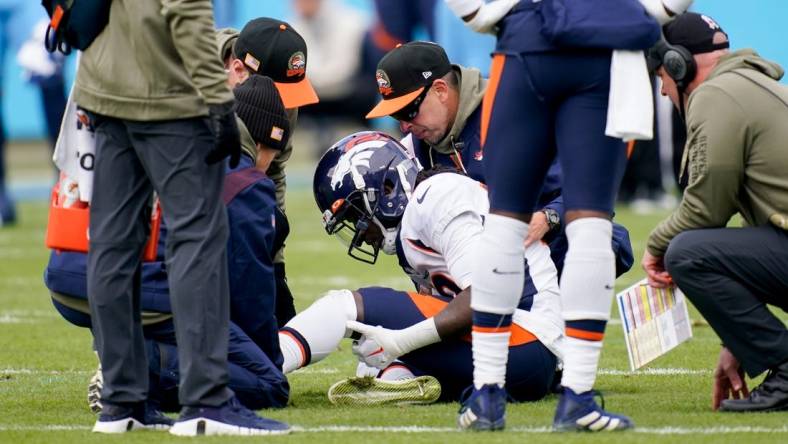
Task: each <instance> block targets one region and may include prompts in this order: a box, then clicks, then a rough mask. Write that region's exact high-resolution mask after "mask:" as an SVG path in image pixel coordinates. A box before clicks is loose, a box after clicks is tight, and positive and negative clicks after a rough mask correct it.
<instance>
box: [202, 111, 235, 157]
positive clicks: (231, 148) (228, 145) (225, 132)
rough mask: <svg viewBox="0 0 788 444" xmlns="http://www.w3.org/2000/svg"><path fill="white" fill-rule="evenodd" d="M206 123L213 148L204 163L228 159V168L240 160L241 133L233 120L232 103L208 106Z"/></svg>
mask: <svg viewBox="0 0 788 444" xmlns="http://www.w3.org/2000/svg"><path fill="white" fill-rule="evenodd" d="M208 122H209V125H210V128H211V132H212V133H213V137H214V140H215V142H214V147H213V149H212V150H211V151H210V152H209V153H208V155H207V156H205V163H209V164H211V163H216V162H219V161H221V160H222V159H224V158H225V157H228V156H229V157H230V168H235V167H237V166H238V162H240V160H241V133H240V132H239V131H238V122H236V120H235V112H234V111H233V101H232V100H230V101H229V102H225V103H221V104H218V105H209V106H208Z"/></svg>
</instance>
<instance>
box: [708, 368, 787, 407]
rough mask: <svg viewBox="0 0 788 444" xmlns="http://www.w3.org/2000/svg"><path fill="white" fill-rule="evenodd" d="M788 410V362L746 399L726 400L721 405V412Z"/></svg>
mask: <svg viewBox="0 0 788 444" xmlns="http://www.w3.org/2000/svg"><path fill="white" fill-rule="evenodd" d="M779 410H788V361H787V362H784V363H783V364H782V365H780V366H779V367H777V368H774V369H772V370H769V374H767V375H766V378H765V379H764V380H763V382H762V383H761V385H759V386H758V387H755V388H754V389H753V390H752V391H751V392H750V396H748V397H746V398H744V399H726V400H724V401H722V403H721V404H720V411H721V412H776V411H779Z"/></svg>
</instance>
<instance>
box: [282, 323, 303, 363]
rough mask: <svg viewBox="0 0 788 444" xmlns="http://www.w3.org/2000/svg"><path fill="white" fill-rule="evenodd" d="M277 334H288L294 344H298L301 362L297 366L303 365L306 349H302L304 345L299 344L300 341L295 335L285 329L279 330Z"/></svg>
mask: <svg viewBox="0 0 788 444" xmlns="http://www.w3.org/2000/svg"><path fill="white" fill-rule="evenodd" d="M279 334H282V335H287V336H290V337H291V338H292V339H293V341H295V343H296V344H298V349H299V350H301V362H300V363H299V364H298V366H299V367H303V366H304V361H305V360H306V350H304V345H303V344H301V341H299V340H298V338H296V337H295V335H294V334H292V333H290V332H289V331H287V330H280V331H279Z"/></svg>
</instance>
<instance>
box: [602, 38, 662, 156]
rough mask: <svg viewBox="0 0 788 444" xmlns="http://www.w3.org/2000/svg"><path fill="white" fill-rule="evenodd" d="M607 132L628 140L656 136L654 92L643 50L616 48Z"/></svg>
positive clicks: (648, 138) (611, 72)
mask: <svg viewBox="0 0 788 444" xmlns="http://www.w3.org/2000/svg"><path fill="white" fill-rule="evenodd" d="M605 135H607V136H610V137H615V138H618V139H623V140H624V141H626V142H628V141H630V140H651V139H652V138H653V137H654V94H653V91H652V89H651V80H650V79H649V75H648V69H647V68H646V56H645V54H644V52H643V51H627V50H621V49H617V50H615V51H613V58H612V60H611V62H610V96H609V100H608V105H607V126H606V127H605Z"/></svg>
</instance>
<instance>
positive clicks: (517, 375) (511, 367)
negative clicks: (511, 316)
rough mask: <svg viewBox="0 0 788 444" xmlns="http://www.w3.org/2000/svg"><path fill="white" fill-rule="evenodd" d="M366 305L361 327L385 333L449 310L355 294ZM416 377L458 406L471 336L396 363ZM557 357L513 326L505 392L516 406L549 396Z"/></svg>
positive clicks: (382, 293) (435, 302)
mask: <svg viewBox="0 0 788 444" xmlns="http://www.w3.org/2000/svg"><path fill="white" fill-rule="evenodd" d="M358 292H359V293H360V294H361V297H362V299H363V302H364V323H365V324H369V325H380V326H382V327H385V328H391V329H402V328H406V327H410V326H411V325H414V324H416V323H418V322H420V321H423V320H424V319H426V318H427V317H429V316H434V315H435V314H436V313H437V312H438V311H440V310H442V309H443V307H445V306H446V305H447V304H448V301H447V300H446V299H443V298H439V297H436V296H427V295H422V294H418V293H408V292H404V291H397V290H393V289H391V288H384V287H368V288H361V289H359V290H358ZM399 360H400V361H402V363H404V364H405V366H407V367H408V368H409V369H410V370H411V371H412V372H413V373H414V374H416V375H430V376H434V377H435V378H437V379H438V381H440V383H441V399H443V400H457V399H459V398H460V395H461V394H462V392H463V390H465V388H467V387H468V386H470V385H471V384H472V383H473V356H472V354H471V340H470V334H468V335H467V337H463V338H460V339H454V340H445V341H441V342H438V343H436V344H432V345H429V346H427V347H423V348H420V349H418V350H416V351H413V352H411V353H408V354H406V355H403V356H401V357H400V358H399ZM555 366H556V357H555V355H553V354H552V352H550V350H548V349H547V347H545V346H544V345H543V344H542V343H541V342H539V341H538V340H536V338H535V337H534V336H533V335H531V333H530V332H528V331H527V330H525V329H523V328H521V327H519V326H515V327H513V329H512V340H510V342H509V362H508V364H507V367H506V391H507V392H508V393H509V395H510V396H511V397H512V398H513V399H514V400H516V401H536V400H539V399H542V398H543V397H544V396H545V395H547V394H548V392H549V391H550V387H551V385H552V382H553V376H554V375H555Z"/></svg>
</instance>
